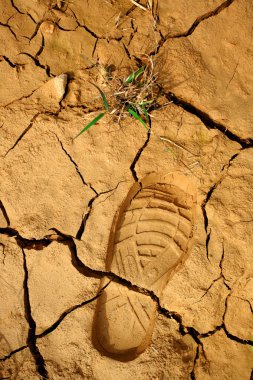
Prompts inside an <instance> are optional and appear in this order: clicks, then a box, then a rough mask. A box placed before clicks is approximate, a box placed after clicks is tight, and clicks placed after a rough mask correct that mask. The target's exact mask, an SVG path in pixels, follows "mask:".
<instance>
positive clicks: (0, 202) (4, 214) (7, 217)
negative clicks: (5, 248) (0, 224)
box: [0, 200, 10, 227]
mask: <svg viewBox="0 0 253 380" xmlns="http://www.w3.org/2000/svg"><path fill="white" fill-rule="evenodd" d="M0 210H1V211H2V214H3V216H4V219H5V220H6V224H7V226H8V227H9V225H10V218H9V216H8V214H7V211H6V208H5V207H4V205H3V202H2V201H1V200H0Z"/></svg>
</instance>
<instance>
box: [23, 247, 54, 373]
mask: <svg viewBox="0 0 253 380" xmlns="http://www.w3.org/2000/svg"><path fill="white" fill-rule="evenodd" d="M22 252H23V262H24V273H25V276H24V307H25V315H26V320H27V322H28V324H29V331H28V337H27V345H28V348H29V349H30V352H31V354H32V356H33V358H34V361H35V364H36V368H37V372H38V374H39V375H41V376H42V377H43V378H44V379H48V378H49V377H48V372H47V369H46V363H45V360H44V358H43V356H42V355H41V353H40V351H39V349H38V347H37V345H36V340H37V338H36V322H35V320H34V319H33V317H32V311H31V304H30V296H29V287H28V268H27V263H26V255H25V251H24V250H23V249H22Z"/></svg>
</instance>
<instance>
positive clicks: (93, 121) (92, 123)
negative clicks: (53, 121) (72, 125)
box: [74, 112, 105, 139]
mask: <svg viewBox="0 0 253 380" xmlns="http://www.w3.org/2000/svg"><path fill="white" fill-rule="evenodd" d="M104 115H105V112H103V113H100V114H99V115H98V116H96V117H95V118H94V119H93V120H92V121H91V122H90V123H89V124H87V125H86V126H85V127H84V128H83V129H82V130H81V132H79V133H78V134H77V135H76V136H75V137H74V139H76V138H77V137H78V136H80V135H81V134H82V133H83V132H85V131H87V130H88V129H89V128H90V127H92V126H93V125H94V124H96V123H97V122H98V121H99V120H100V119H102V117H103V116H104Z"/></svg>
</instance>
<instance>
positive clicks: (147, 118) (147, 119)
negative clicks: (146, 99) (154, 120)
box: [141, 106, 149, 122]
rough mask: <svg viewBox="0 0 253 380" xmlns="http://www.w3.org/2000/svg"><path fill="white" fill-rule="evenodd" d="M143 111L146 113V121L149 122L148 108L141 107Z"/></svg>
mask: <svg viewBox="0 0 253 380" xmlns="http://www.w3.org/2000/svg"><path fill="white" fill-rule="evenodd" d="M141 109H142V112H143V113H144V116H145V118H146V121H147V122H149V117H148V113H147V110H146V108H145V107H144V106H141Z"/></svg>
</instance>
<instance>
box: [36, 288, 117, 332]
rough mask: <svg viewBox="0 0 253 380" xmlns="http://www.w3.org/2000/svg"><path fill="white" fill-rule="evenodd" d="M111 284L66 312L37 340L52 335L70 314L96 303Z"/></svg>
mask: <svg viewBox="0 0 253 380" xmlns="http://www.w3.org/2000/svg"><path fill="white" fill-rule="evenodd" d="M110 283H111V281H108V283H107V284H106V285H105V286H103V287H102V288H101V289H100V290H99V292H98V293H97V294H96V295H95V296H94V297H92V298H90V299H88V300H86V301H83V302H81V303H79V304H78V305H75V306H72V307H70V308H69V309H67V310H65V311H64V312H63V313H62V314H61V315H60V317H59V318H58V319H57V321H55V322H54V323H53V324H52V325H51V326H50V327H49V328H47V329H46V330H44V331H43V332H42V333H40V334H38V335H36V338H37V339H41V338H43V337H44V336H46V335H48V334H50V333H51V332H53V331H54V330H55V329H56V328H57V327H58V326H59V325H60V323H61V322H62V321H63V320H64V319H65V318H66V317H67V316H68V315H69V314H70V313H72V312H73V311H75V310H77V309H80V308H81V307H83V306H86V305H87V304H89V303H91V302H94V301H96V300H97V299H98V298H99V297H100V296H101V295H102V293H103V291H104V290H105V289H106V288H107V286H108V285H109V284H110Z"/></svg>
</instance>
